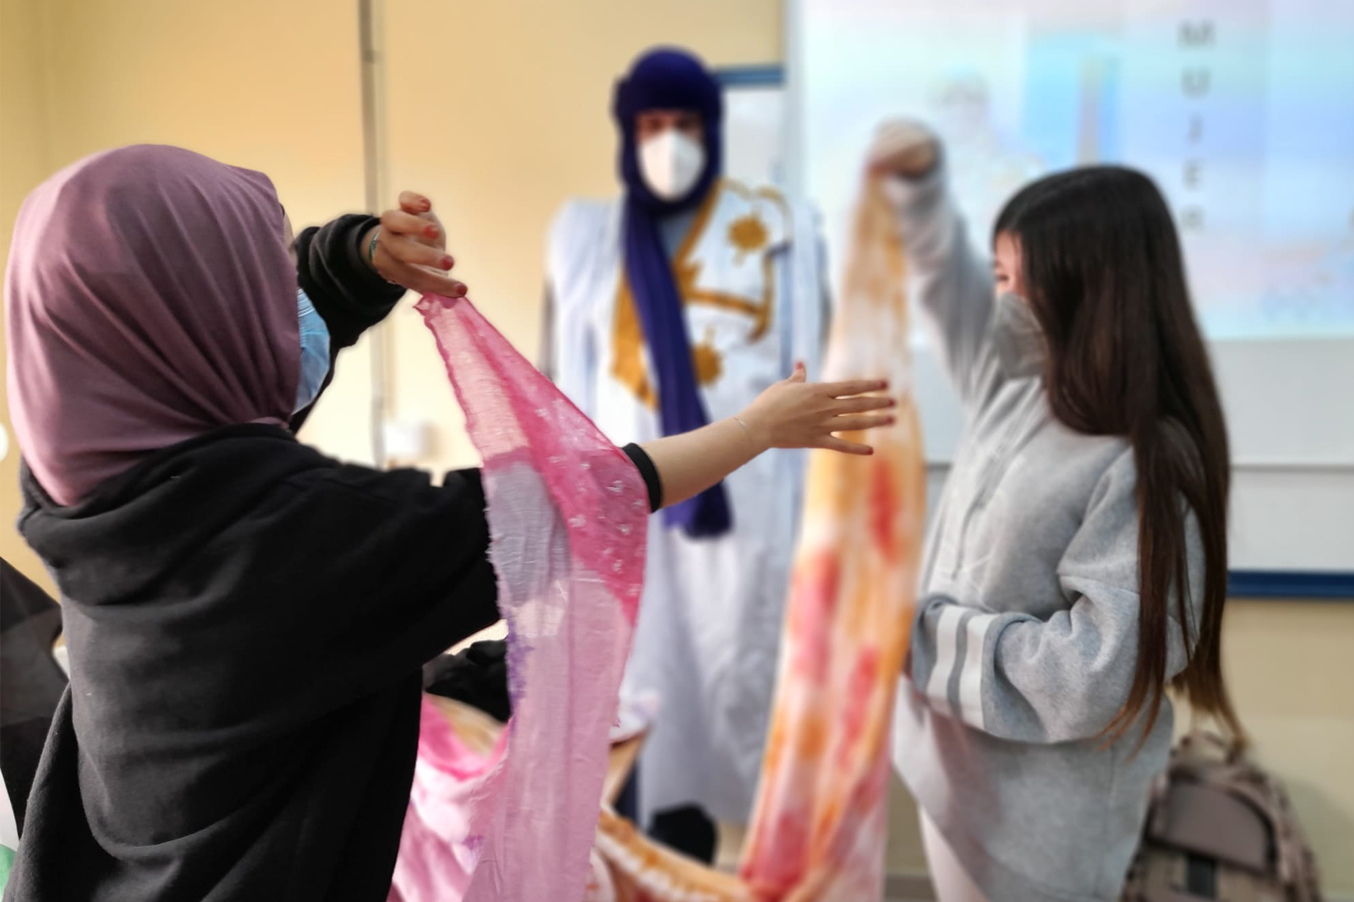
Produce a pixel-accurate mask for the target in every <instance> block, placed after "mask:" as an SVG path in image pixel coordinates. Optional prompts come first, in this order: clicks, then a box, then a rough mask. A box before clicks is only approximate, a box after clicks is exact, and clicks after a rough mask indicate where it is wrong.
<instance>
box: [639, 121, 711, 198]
mask: <svg viewBox="0 0 1354 902" xmlns="http://www.w3.org/2000/svg"><path fill="white" fill-rule="evenodd" d="M704 171H705V148H704V147H702V146H701V145H700V144H698V143H696V142H695V141H693V140H692V139H691V138H689V137H687V136H686V135H684V134H683V133H681V132H679V131H677V130H676V129H674V128H670V129H667V130H666V131H664V132H662V133H661V134H658V135H655V136H654V137H652V138H649V139H648V140H647V141H645V142H644V143H643V144H641V145H640V146H639V172H640V175H641V176H643V178H644V184H646V185H648V186H649V190H650V191H652V192H653V193H654V196H655V197H657V198H659V199H660V200H666V201H678V200H682V199H683V198H685V197H686V196H687V195H688V194H690V193H691V189H692V188H694V187H695V185H696V182H697V181H699V180H700V177H701V173H702V172H704Z"/></svg>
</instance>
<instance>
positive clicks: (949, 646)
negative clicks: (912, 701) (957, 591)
mask: <svg viewBox="0 0 1354 902" xmlns="http://www.w3.org/2000/svg"><path fill="white" fill-rule="evenodd" d="M964 613H965V610H964V608H962V607H960V606H959V605H957V604H947V605H945V606H944V609H943V610H941V612H940V620H939V622H938V623H936V665H935V666H934V667H932V668H931V678H930V679H929V680H927V681H926V694H927V695H928V696H930V697H931V700H932V701H933V702H934V703H935V704H937V705H939V706H941V707H942V708H943V709H944V710H946V711H951V710H953V706H952V705H951V704H950V677H951V675H953V674H954V662H955V658H956V657H957V656H958V653H959V621H960V619H961V618H962V617H963V616H964Z"/></svg>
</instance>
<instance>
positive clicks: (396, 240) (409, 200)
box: [362, 191, 466, 298]
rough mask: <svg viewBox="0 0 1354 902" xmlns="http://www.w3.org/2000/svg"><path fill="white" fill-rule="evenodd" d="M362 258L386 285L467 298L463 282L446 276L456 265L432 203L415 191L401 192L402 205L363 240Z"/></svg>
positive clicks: (389, 212) (384, 216)
mask: <svg viewBox="0 0 1354 902" xmlns="http://www.w3.org/2000/svg"><path fill="white" fill-rule="evenodd" d="M362 256H363V257H364V258H365V259H366V260H367V262H368V263H369V264H371V267H372V269H374V270H376V271H377V272H378V273H380V274H381V276H382V278H384V279H385V280H386V281H387V282H393V283H395V284H397V285H403V286H404V287H405V288H408V289H409V290H410V291H417V292H420V293H422V294H438V295H442V296H443V297H448V298H459V297H464V296H465V292H466V287H465V283H464V282H459V281H457V280H456V279H453V278H452V277H451V276H450V275H448V274H447V273H448V272H449V271H450V269H451V268H452V267H453V266H455V265H456V261H455V260H454V259H452V257H451V255H450V254H448V253H447V234H446V231H445V230H444V229H443V228H442V222H441V220H439V219H438V218H437V214H435V213H434V212H433V202H432V201H431V200H429V199H428V198H427V197H424V196H423V195H422V194H418V193H416V192H413V191H402V192H400V205H399V207H398V208H396V209H393V210H386V211H385V212H384V213H382V214H381V224H380V225H379V226H377V227H376V228H374V229H373V230H372V231H370V232H368V233H367V234H366V236H364V238H363V243H362Z"/></svg>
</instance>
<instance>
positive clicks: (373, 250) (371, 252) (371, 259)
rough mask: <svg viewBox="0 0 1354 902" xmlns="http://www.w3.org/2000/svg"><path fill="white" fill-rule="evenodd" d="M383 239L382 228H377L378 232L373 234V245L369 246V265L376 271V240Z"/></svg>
mask: <svg viewBox="0 0 1354 902" xmlns="http://www.w3.org/2000/svg"><path fill="white" fill-rule="evenodd" d="M380 237H381V227H380V226H377V227H376V231H374V232H372V233H371V243H370V244H368V245H367V265H368V266H370V267H371V268H372V271H373V272H375V271H376V240H377V239H378V238H380Z"/></svg>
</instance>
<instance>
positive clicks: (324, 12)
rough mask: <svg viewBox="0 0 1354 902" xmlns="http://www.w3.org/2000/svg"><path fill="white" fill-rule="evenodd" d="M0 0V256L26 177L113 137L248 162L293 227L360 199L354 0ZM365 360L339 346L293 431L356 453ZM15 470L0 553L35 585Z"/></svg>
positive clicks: (363, 448)
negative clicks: (264, 176) (265, 179)
mask: <svg viewBox="0 0 1354 902" xmlns="http://www.w3.org/2000/svg"><path fill="white" fill-rule="evenodd" d="M3 4H4V5H3V7H0V41H3V57H2V59H3V67H4V68H3V85H2V88H0V90H3V98H2V99H3V103H2V104H0V115H2V116H3V119H2V120H0V142H3V143H2V144H0V150H2V151H3V159H2V160H0V175H3V180H0V189H2V190H0V218H2V219H3V225H2V226H0V228H3V233H0V234H3V238H4V252H6V253H7V252H8V250H9V230H10V228H11V227H12V225H13V221H14V216H15V214H16V213H17V211H18V208H19V204H20V203H21V201H22V199H23V197H24V196H25V195H26V194H27V192H28V191H29V190H30V189H31V188H32V187H33V186H34V185H36V184H37V183H38V182H39V181H41V180H42V179H43V178H44V177H46V176H47V175H49V174H51V173H52V172H54V171H56V170H57V169H59V168H61V167H62V166H64V165H66V164H67V163H70V162H72V161H74V160H77V159H79V158H80V157H82V156H85V155H87V154H89V153H92V152H94V151H98V150H103V149H106V148H109V147H116V146H118V145H123V144H133V143H142V142H150V143H167V144H178V145H182V146H185V147H189V148H192V149H193V150H197V151H200V152H202V153H205V154H207V155H209V156H212V157H216V158H217V159H220V160H223V161H225V162H228V163H233V164H236V165H240V166H246V167H250V168H254V169H259V170H262V171H264V172H266V173H268V174H269V175H270V176H271V177H272V179H273V182H274V184H275V185H276V187H277V189H278V194H279V196H280V197H281V199H282V203H283V205H284V206H285V207H286V208H287V212H288V214H289V215H290V216H291V219H292V222H293V223H294V224H295V226H296V227H297V229H298V230H299V229H300V228H302V227H303V226H305V225H307V224H317V223H321V222H323V221H325V220H326V219H327V218H329V217H332V216H334V215H337V214H339V213H343V212H349V211H353V210H360V209H362V207H363V180H362V172H363V156H362V115H361V92H360V84H359V56H358V30H357V15H356V5H355V4H353V3H343V4H335V3H333V2H331V0H287V2H285V3H279V2H275V0H232V2H230V3H196V2H195V3H182V2H177V0H135V2H133V0H42V2H34V0H3ZM0 353H3V352H0ZM369 367H370V364H369V362H368V357H367V349H366V348H365V346H359V347H358V348H356V349H354V350H353V351H350V352H348V354H347V355H346V356H345V361H344V366H343V367H342V368H341V369H340V375H339V378H338V380H337V381H336V383H335V385H334V386H333V387H332V388H331V389H330V392H331V394H330V395H329V396H328V397H327V399H326V404H324V405H321V407H320V408H319V410H318V412H317V414H316V417H315V418H314V421H313V422H312V423H310V424H308V425H307V427H306V437H307V438H308V439H310V440H311V441H314V442H316V443H318V444H320V445H322V446H323V447H324V448H325V449H326V450H329V451H331V452H332V453H335V454H339V455H342V456H345V457H350V458H355V459H366V458H367V455H368V447H369V445H368V430H369V425H368V424H369V407H370V403H369V398H370V380H369ZM4 426H5V428H6V429H7V430H8V428H9V421H8V413H7V412H6V415H5V420H4ZM11 438H12V431H11ZM17 467H18V453H17V450H16V449H14V448H11V451H10V454H9V455H8V456H7V458H6V459H5V460H4V461H3V463H0V554H3V555H4V557H5V558H6V559H7V560H10V561H11V562H13V563H14V564H15V565H16V566H19V567H20V568H21V569H23V570H24V571H25V572H27V573H28V574H29V575H30V576H33V577H34V578H37V579H40V580H41V581H42V582H43V583H44V584H45V585H48V586H49V587H50V583H49V582H48V581H47V577H46V574H45V573H43V572H42V571H41V568H40V567H39V566H38V565H37V562H36V560H35V559H34V558H33V557H32V556H31V555H30V553H29V551H28V549H27V547H26V546H25V545H24V544H23V542H22V540H21V539H20V538H19V537H18V536H17V534H16V533H15V531H14V528H13V523H14V518H15V516H16V515H17V513H18V510H19V496H18V492H17V489H16V488H15V483H16V479H17V476H16V474H17Z"/></svg>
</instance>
